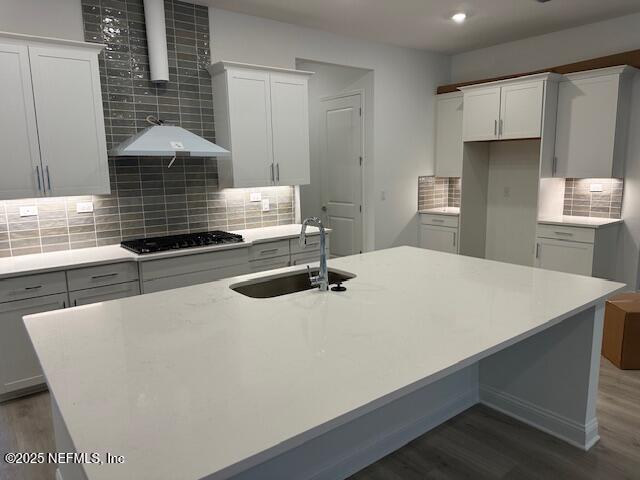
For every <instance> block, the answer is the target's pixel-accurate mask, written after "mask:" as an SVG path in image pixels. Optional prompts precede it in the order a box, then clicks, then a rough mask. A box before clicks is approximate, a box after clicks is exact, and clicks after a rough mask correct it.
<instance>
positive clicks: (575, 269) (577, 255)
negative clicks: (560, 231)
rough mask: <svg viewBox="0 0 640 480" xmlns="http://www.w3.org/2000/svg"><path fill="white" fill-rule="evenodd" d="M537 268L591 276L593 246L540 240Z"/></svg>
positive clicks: (538, 243)
mask: <svg viewBox="0 0 640 480" xmlns="http://www.w3.org/2000/svg"><path fill="white" fill-rule="evenodd" d="M535 266H536V267H540V268H544V269H546V270H556V271H558V272H566V273H575V274H578V275H588V276H589V275H591V271H592V268H593V244H590V243H579V242H567V241H564V240H552V239H549V238H538V239H537V244H536V261H535Z"/></svg>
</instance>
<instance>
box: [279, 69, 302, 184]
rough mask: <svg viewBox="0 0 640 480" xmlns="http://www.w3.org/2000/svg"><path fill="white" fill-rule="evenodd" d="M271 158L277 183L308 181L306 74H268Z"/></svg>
mask: <svg viewBox="0 0 640 480" xmlns="http://www.w3.org/2000/svg"><path fill="white" fill-rule="evenodd" d="M271 122H272V125H273V161H274V163H275V168H276V171H275V177H276V183H277V184H278V185H306V184H308V183H309V178H310V173H309V92H308V89H307V77H306V76H304V77H303V76H302V75H294V74H287V73H272V74H271Z"/></svg>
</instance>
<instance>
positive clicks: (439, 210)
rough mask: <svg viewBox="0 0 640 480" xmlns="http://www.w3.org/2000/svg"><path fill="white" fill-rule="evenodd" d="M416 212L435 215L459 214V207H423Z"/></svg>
mask: <svg viewBox="0 0 640 480" xmlns="http://www.w3.org/2000/svg"><path fill="white" fill-rule="evenodd" d="M418 213H426V214H435V215H460V207H436V208H423V209H422V210H418Z"/></svg>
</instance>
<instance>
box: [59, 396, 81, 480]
mask: <svg viewBox="0 0 640 480" xmlns="http://www.w3.org/2000/svg"><path fill="white" fill-rule="evenodd" d="M51 417H52V419H53V431H54V434H55V439H56V451H57V452H63V453H76V449H75V447H74V446H73V442H72V441H71V437H70V435H69V432H68V430H67V427H66V425H65V424H64V420H63V419H62V415H61V414H60V409H59V408H58V404H57V403H56V399H55V397H54V396H53V395H51ZM56 480H87V476H86V475H85V473H84V469H83V468H82V466H81V465H80V464H77V463H67V464H60V465H58V468H57V470H56Z"/></svg>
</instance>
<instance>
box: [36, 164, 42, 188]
mask: <svg viewBox="0 0 640 480" xmlns="http://www.w3.org/2000/svg"><path fill="white" fill-rule="evenodd" d="M36 178H37V179H38V191H39V192H41V191H42V185H41V184H40V165H36Z"/></svg>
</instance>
